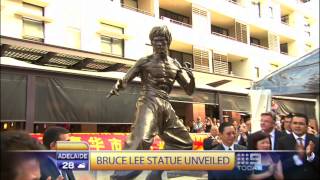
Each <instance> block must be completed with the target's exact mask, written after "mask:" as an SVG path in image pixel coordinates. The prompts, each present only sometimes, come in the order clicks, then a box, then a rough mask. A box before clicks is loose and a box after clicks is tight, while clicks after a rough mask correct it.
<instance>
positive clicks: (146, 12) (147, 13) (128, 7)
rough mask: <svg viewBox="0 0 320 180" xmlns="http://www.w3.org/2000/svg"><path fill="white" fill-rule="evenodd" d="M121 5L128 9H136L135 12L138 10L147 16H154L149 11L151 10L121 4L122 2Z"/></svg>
mask: <svg viewBox="0 0 320 180" xmlns="http://www.w3.org/2000/svg"><path fill="white" fill-rule="evenodd" d="M121 7H123V8H126V9H130V10H132V11H136V12H139V13H142V14H146V15H148V16H154V14H153V13H151V12H148V11H145V10H142V9H139V8H135V7H132V6H129V5H126V4H123V3H122V4H121Z"/></svg>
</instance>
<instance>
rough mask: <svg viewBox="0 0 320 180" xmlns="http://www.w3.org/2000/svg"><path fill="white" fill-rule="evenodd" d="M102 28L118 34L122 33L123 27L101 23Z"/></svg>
mask: <svg viewBox="0 0 320 180" xmlns="http://www.w3.org/2000/svg"><path fill="white" fill-rule="evenodd" d="M101 26H102V29H103V30H105V31H108V32H113V33H118V34H123V28H120V27H116V26H112V25H109V24H104V23H102V24H101Z"/></svg>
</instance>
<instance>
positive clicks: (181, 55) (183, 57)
mask: <svg viewBox="0 0 320 180" xmlns="http://www.w3.org/2000/svg"><path fill="white" fill-rule="evenodd" d="M169 53H170V57H172V58H173V59H176V60H178V61H179V63H180V64H181V66H184V65H183V64H184V63H185V62H189V63H190V64H191V67H192V68H193V56H192V54H189V53H185V52H179V51H174V50H169Z"/></svg>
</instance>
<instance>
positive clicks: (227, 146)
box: [208, 122, 247, 180]
mask: <svg viewBox="0 0 320 180" xmlns="http://www.w3.org/2000/svg"><path fill="white" fill-rule="evenodd" d="M219 133H220V138H221V141H222V142H221V144H218V145H217V146H215V147H214V148H213V149H212V150H223V151H234V150H246V149H247V148H246V147H245V146H241V145H238V144H235V143H234V142H235V139H236V129H235V127H234V126H233V125H232V124H231V123H230V122H224V123H222V124H221V125H220V127H219ZM218 179H245V175H244V174H242V173H241V172H240V171H238V169H237V168H234V170H232V171H208V180H218Z"/></svg>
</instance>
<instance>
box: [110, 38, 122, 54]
mask: <svg viewBox="0 0 320 180" xmlns="http://www.w3.org/2000/svg"><path fill="white" fill-rule="evenodd" d="M112 54H115V55H119V56H122V40H120V39H115V38H113V43H112Z"/></svg>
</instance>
